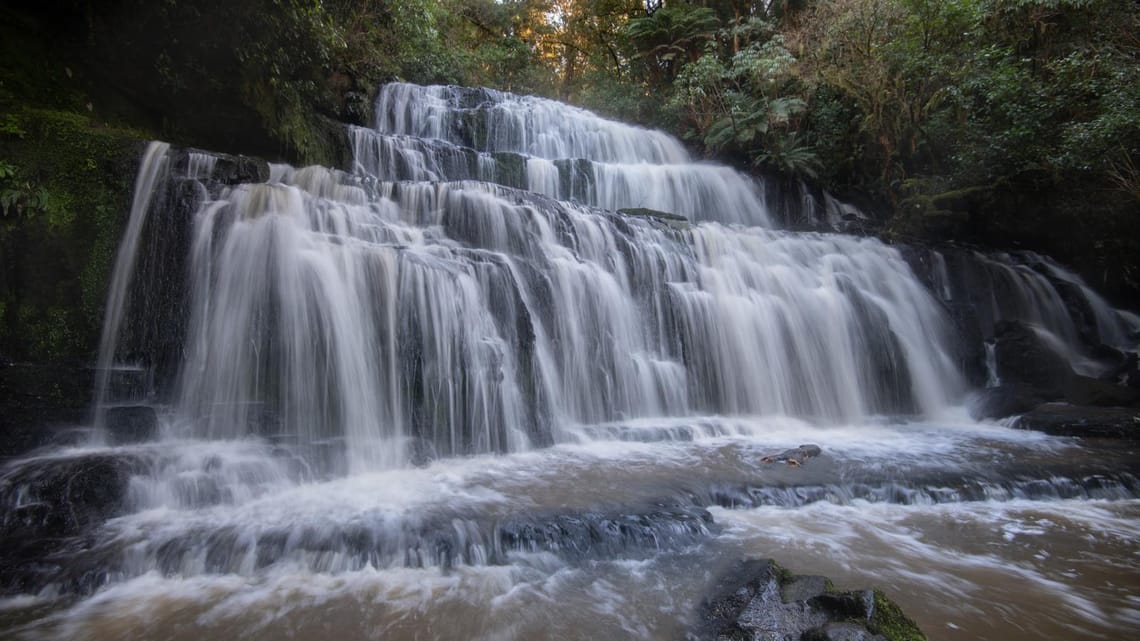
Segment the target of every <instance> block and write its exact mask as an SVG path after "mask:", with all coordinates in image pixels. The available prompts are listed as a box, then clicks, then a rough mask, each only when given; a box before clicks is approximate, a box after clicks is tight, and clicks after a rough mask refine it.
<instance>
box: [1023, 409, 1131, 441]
mask: <svg viewBox="0 0 1140 641" xmlns="http://www.w3.org/2000/svg"><path fill="white" fill-rule="evenodd" d="M1016 426H1017V427H1019V428H1021V429H1027V430H1037V431H1040V432H1045V433H1046V434H1053V435H1055V436H1081V437H1087V438H1117V439H1126V440H1129V441H1137V440H1140V409H1133V408H1126V407H1088V406H1082V405H1069V404H1068V403H1045V404H1043V405H1039V406H1037V407H1036V408H1034V409H1033V410H1032V411H1031V412H1029V413H1027V414H1024V415H1023V416H1021V418H1019V419H1018V420H1017V425H1016Z"/></svg>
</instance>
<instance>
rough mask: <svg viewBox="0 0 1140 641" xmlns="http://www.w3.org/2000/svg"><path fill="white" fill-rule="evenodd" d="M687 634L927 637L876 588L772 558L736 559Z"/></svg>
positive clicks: (802, 640)
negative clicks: (842, 584)
mask: <svg viewBox="0 0 1140 641" xmlns="http://www.w3.org/2000/svg"><path fill="white" fill-rule="evenodd" d="M690 638H693V639H709V640H714V639H715V640H716V641H753V640H759V639H763V640H765V641H777V640H779V641H926V636H925V635H924V634H923V633H922V631H921V630H920V629H919V628H918V625H917V624H915V622H914V621H913V620H912V619H910V618H909V617H907V616H906V615H905V614H904V613H903V612H902V610H901V609H900V608H899V607H898V605H896V604H895V603H894V602H893V601H891V600H890V599H889V598H888V597H887V596H886V594H884V593H883V592H882V591H880V590H847V591H843V590H837V589H835V586H834V585H833V584H832V583H831V581H830V580H829V579H827V578H826V577H822V576H802V575H796V574H793V573H792V572H790V571H788V570H787V569H785V568H783V567H781V566H780V565H778V564H777V563H776V562H775V561H772V560H771V559H753V560H745V561H741V562H739V563H737V564H736V565H735V566H734V567H733V568H732V569H731V570H730V571H729V572H727V573H726V574H725V575H724V576H723V577H721V579H720V581H718V582H717V585H716V586H715V587H714V588H713V591H712V593H711V595H710V597H709V598H708V599H707V600H706V601H705V602H704V603H703V604H702V606H701V612H700V620H699V623H698V629H697V630H695V631H694V633H693V634H692V635H690Z"/></svg>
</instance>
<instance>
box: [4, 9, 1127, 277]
mask: <svg viewBox="0 0 1140 641" xmlns="http://www.w3.org/2000/svg"><path fill="white" fill-rule="evenodd" d="M5 11H10V12H16V13H17V14H20V15H21V16H25V17H26V16H31V19H32V20H38V22H37V24H38V28H39V29H40V30H41V31H42V32H43V33H45V37H50V38H57V39H59V36H60V35H61V34H62V35H63V36H64V37H63V38H62V39H60V41H61V42H65V43H69V44H66V45H65V46H63V47H61V48H59V50H58V51H53V53H52V55H53V56H56V57H58V58H60V59H61V60H65V61H71V62H69V65H70V66H68V67H67V68H68V71H69V73H70V71H71V70H72V69H76V70H77V72H80V73H81V74H82V76H83V78H85V79H86V82H87V84H86V89H85V91H86V92H87V94H89V96H85V97H82V98H79V99H77V100H74V101H73V102H76V103H78V104H83V103H87V104H92V103H93V104H94V109H95V110H96V111H97V112H99V113H102V114H103V115H104V116H105V117H107V118H109V119H114V118H118V119H119V120H120V121H122V122H123V123H124V124H129V125H132V126H140V127H143V128H148V129H150V130H155V131H156V133H157V135H160V136H163V137H166V138H168V139H173V140H175V141H176V142H177V141H179V140H184V141H186V142H188V143H190V144H198V145H202V146H219V145H226V144H228V145H229V146H231V147H236V149H230V150H231V151H248V152H251V153H260V154H263V155H269V156H274V155H276V156H278V157H281V158H284V159H287V160H290V161H293V162H302V163H305V162H334V163H335V159H336V154H335V152H331V151H330V150H329V149H328V145H327V131H328V128H329V127H330V126H332V127H335V126H336V125H335V123H337V122H351V123H358V124H366V123H368V122H369V120H370V118H371V109H372V107H371V99H372V97H373V95H374V93H375V90H376V88H377V87H378V86H379V85H380V84H382V83H384V82H388V81H392V80H406V81H412V82H419V83H454V84H463V85H484V86H490V87H494V88H498V89H504V90H509V91H514V92H519V93H531V94H538V95H543V96H549V97H554V98H558V99H561V100H565V101H568V102H571V103H574V104H577V105H580V106H583V107H586V108H589V109H592V110H595V111H597V112H599V113H601V114H603V115H607V116H611V117H616V118H622V119H626V120H630V121H633V122H637V123H640V124H643V125H646V126H654V127H661V128H664V129H666V130H668V131H670V132H672V133H674V134H676V135H678V136H680V137H682V138H684V139H685V140H687V141H688V142H689V143H690V145H691V146H692V148H693V150H694V152H695V153H696V154H698V155H703V156H706V157H710V158H717V159H720V160H723V161H727V162H731V163H733V164H736V165H737V166H739V167H741V168H744V169H746V170H750V171H755V172H760V173H764V174H765V175H768V176H771V177H774V178H775V179H777V180H783V181H797V180H807V181H810V182H812V183H813V184H815V185H818V186H820V187H823V188H826V189H829V190H832V191H833V192H835V193H837V194H838V195H840V196H841V197H844V198H847V199H849V200H852V201H854V202H856V203H858V204H860V205H862V206H863V207H865V208H867V209H869V210H872V211H874V212H877V213H878V215H879V217H880V218H882V219H884V220H885V221H886V223H885V225H884V228H883V229H884V233H886V234H887V235H893V236H894V237H897V238H903V239H906V238H920V239H938V240H946V239H956V240H968V241H973V242H984V243H988V244H991V245H995V246H1027V247H1035V248H1039V249H1042V250H1045V251H1051V252H1054V253H1056V254H1058V256H1059V257H1060V258H1061V259H1063V260H1069V261H1075V262H1078V263H1085V264H1084V267H1085V273H1086V274H1090V273H1092V270H1093V268H1102V270H1103V271H1106V272H1107V271H1108V270H1109V269H1110V268H1111V270H1112V271H1114V273H1117V272H1118V273H1119V274H1120V275H1121V276H1120V277H1119V278H1116V280H1118V281H1119V282H1115V283H1107V282H1103V283H1101V284H1102V285H1110V287H1113V288H1117V289H1121V288H1122V289H1124V290H1132V291H1135V289H1136V282H1137V280H1138V279H1140V273H1138V271H1137V267H1136V263H1137V260H1136V259H1135V257H1134V256H1135V255H1136V254H1138V253H1140V252H1138V251H1137V249H1138V247H1137V244H1138V243H1140V241H1137V240H1135V239H1137V238H1138V237H1140V225H1138V224H1137V223H1138V220H1137V219H1138V217H1140V214H1138V211H1140V64H1138V63H1140V60H1138V57H1140V5H1138V3H1135V2H1121V1H1120V0H754V1H739V0H736V1H733V0H704V1H702V0H691V1H685V0H323V1H322V0H240V1H231V0H196V1H194V2H173V1H171V2H152V1H150V0H112V1H109V2H103V1H95V0H48V1H46V2H37V3H32V2H16V3H14V8H13V9H8V10H5ZM9 22H10V23H11V24H18V23H16V22H12V21H9ZM10 28H15V27H10ZM16 46H18V45H9V47H12V48H14V47H16ZM7 53H10V52H6V54H7ZM16 53H17V54H18V53H19V52H16ZM6 57H7V56H6ZM17 57H18V56H17ZM5 73H6V75H7V76H8V77H6V78H4V79H3V80H4V82H3V84H2V85H0V101H2V102H5V103H12V102H13V101H22V102H25V103H26V102H27V101H28V99H29V98H28V96H29V95H30V94H34V93H35V92H34V91H30V92H29V91H24V90H23V89H22V88H26V87H27V86H28V85H29V84H34V81H27V79H26V78H22V77H20V72H19V71H18V70H17V71H12V70H9V71H6V72H5ZM251 123H254V124H251ZM1074 239H1077V242H1076V243H1074ZM1074 245H1079V248H1078V247H1074Z"/></svg>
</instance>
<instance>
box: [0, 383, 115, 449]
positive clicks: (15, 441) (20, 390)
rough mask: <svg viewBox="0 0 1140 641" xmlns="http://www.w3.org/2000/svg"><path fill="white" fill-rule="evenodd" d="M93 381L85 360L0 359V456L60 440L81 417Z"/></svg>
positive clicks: (88, 402)
mask: <svg viewBox="0 0 1140 641" xmlns="http://www.w3.org/2000/svg"><path fill="white" fill-rule="evenodd" d="M94 386H95V377H94V371H93V370H92V369H91V368H89V367H85V366H80V365H65V364H28V363H12V362H0V460H3V459H5V458H8V457H14V456H18V455H21V454H24V453H26V452H29V451H31V450H33V449H36V448H38V447H42V446H45V445H49V444H56V443H59V442H60V438H61V436H62V437H63V438H65V439H66V435H65V434H61V432H63V431H71V429H72V428H74V426H75V425H78V424H79V423H81V422H82V421H83V420H84V419H85V418H86V417H87V412H88V407H90V404H91V390H92V389H93V388H94Z"/></svg>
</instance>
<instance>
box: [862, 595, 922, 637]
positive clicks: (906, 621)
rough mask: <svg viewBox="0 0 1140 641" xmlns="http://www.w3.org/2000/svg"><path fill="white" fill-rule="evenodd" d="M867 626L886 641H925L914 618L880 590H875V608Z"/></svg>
mask: <svg viewBox="0 0 1140 641" xmlns="http://www.w3.org/2000/svg"><path fill="white" fill-rule="evenodd" d="M867 628H868V629H870V630H871V631H872V632H874V633H875V634H881V635H883V636H885V637H886V638H887V639H888V641H926V635H925V634H923V633H922V630H920V629H919V628H918V624H917V623H915V622H914V619H911V618H910V617H908V616H907V615H906V614H905V613H904V612H903V611H902V608H900V607H899V606H898V605H897V604H896V603H895V602H894V601H892V600H891V599H890V598H889V597H887V595H886V594H885V593H884V592H883V591H882V590H875V610H874V612H873V613H872V615H871V621H870V623H868V624H867Z"/></svg>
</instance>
